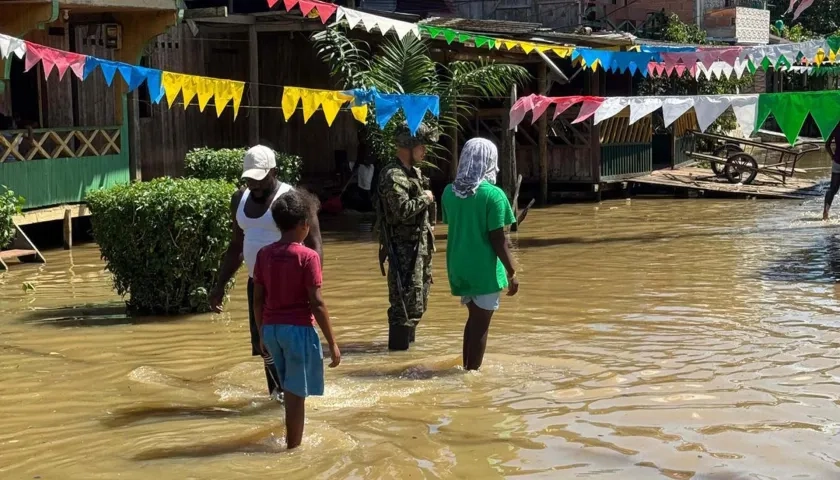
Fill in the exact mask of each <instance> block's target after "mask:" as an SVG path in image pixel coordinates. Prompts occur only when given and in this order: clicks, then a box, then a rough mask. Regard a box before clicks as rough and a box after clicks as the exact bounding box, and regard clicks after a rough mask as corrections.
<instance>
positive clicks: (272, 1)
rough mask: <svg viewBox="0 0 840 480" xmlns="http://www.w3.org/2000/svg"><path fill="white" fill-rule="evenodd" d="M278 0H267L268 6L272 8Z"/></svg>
mask: <svg viewBox="0 0 840 480" xmlns="http://www.w3.org/2000/svg"><path fill="white" fill-rule="evenodd" d="M278 1H280V0H268V8H273V7H274V6H275V5H277V2H278Z"/></svg>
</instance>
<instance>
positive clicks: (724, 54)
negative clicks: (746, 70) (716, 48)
mask: <svg viewBox="0 0 840 480" xmlns="http://www.w3.org/2000/svg"><path fill="white" fill-rule="evenodd" d="M740 56H741V49H740V48H727V49H726V50H721V51H720V53H719V54H718V59H720V61H721V62H726V63H728V64H729V65H732V66H735V61H736V60H738V57H740Z"/></svg>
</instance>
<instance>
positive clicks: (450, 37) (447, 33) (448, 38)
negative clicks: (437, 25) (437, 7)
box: [441, 28, 458, 45]
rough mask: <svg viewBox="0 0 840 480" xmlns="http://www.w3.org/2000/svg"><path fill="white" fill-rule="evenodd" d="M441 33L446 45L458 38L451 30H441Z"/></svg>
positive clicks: (456, 33)
mask: <svg viewBox="0 0 840 480" xmlns="http://www.w3.org/2000/svg"><path fill="white" fill-rule="evenodd" d="M441 32H443V38H445V39H446V43H448V44H450V45H451V44H452V42H454V41H455V38H456V37H457V36H458V32H456V31H455V30H452V29H451V28H442V29H441Z"/></svg>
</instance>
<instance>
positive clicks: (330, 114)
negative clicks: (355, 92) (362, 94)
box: [320, 90, 353, 126]
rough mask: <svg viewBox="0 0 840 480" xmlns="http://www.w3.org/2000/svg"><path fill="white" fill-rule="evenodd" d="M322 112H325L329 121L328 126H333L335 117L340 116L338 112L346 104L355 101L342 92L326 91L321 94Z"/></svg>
mask: <svg viewBox="0 0 840 480" xmlns="http://www.w3.org/2000/svg"><path fill="white" fill-rule="evenodd" d="M320 96H321V99H320V102H321V110H323V111H324V118H326V119H327V125H329V126H332V124H333V122H334V121H335V117H337V116H338V111H339V110H341V106H342V105H344V104H345V103H347V102H349V101H350V100H353V97H351V96H349V95H345V94H344V93H341V92H336V91H329V90H324V91H322V92H320Z"/></svg>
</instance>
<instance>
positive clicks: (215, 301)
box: [210, 145, 324, 395]
mask: <svg viewBox="0 0 840 480" xmlns="http://www.w3.org/2000/svg"><path fill="white" fill-rule="evenodd" d="M243 164H244V165H243V167H244V168H243V172H242V179H243V180H245V183H246V186H247V187H243V188H240V189H239V190H238V191H237V192H236V193H234V194H233V198H231V201H230V209H231V216H232V222H231V227H232V237H231V241H230V245H229V246H228V249H227V252H226V253H225V256H224V258H223V259H222V264H221V266H220V267H219V281H218V283H217V284H216V288H214V289H213V292H211V294H210V308H212V309H213V311H215V312H221V311H222V301H223V298H224V295H225V286H226V285H227V284H228V282H230V279H231V278H233V276H234V274H236V271H237V270H238V269H239V266H240V265H242V261H243V260H244V261H245V265H246V266H247V267H248V317H249V321H250V325H251V355H254V356H256V355H260V356H262V357H263V360H264V363H265V378H266V382H267V384H268V393H269V395H273V394H275V392H279V391H280V389H279V385H278V384H277V380H276V379H277V378H278V377H277V374H276V373H275V370H274V361H273V360H272V358H271V356H270V355H264V354H263V352H262V351H261V349H260V336H259V332H258V331H257V326H256V324H255V323H254V305H253V304H254V282H253V274H254V264H255V263H256V260H257V252H259V251H260V249H261V248H263V247H265V246H266V245H269V244H272V243H274V242H276V241H278V240H280V230H279V229H277V226H276V225H275V223H274V219H273V218H271V204H272V203H274V200H276V199H277V197H279V196H280V195H282V194H284V193H286V192H288V191H290V190H291V189H292V187H291V185H288V184H286V183H283V182H281V181H279V180H278V179H277V175H276V174H277V172H276V169H277V161H276V159H275V157H274V151H273V150H271V149H270V148H268V147H264V146H262V145H257V146H256V147H253V148H251V149H250V150H248V152H247V153H246V154H245V158H244V159H243ZM317 220H318V219H317V218H316V219H314V221H313V222H312V223H310V230H309V237H307V238H306V241H305V242H304V243H305V244H306V246H307V247H309V248H311V249H313V250H315V251H316V252H318V256H320V257H321V262H323V260H324V255H323V252H322V251H321V228H320V226H319V224H318V221H317Z"/></svg>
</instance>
